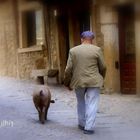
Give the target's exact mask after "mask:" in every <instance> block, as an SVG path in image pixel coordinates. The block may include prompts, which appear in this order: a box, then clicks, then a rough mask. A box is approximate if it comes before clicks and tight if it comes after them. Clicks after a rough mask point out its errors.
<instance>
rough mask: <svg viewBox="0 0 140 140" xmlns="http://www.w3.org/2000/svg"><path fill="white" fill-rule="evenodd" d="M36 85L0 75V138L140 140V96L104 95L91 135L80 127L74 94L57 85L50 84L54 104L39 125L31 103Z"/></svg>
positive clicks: (29, 139)
mask: <svg viewBox="0 0 140 140" xmlns="http://www.w3.org/2000/svg"><path fill="white" fill-rule="evenodd" d="M35 86H36V84H35V83H34V82H30V81H23V80H22V81H20V80H16V79H13V78H6V77H1V78H0V140H71V139H72V140H132V139H133V140H139V138H140V133H139V132H140V119H139V118H140V97H137V96H135V95H120V94H115V93H114V94H111V95H109V94H107V95H106V94H101V98H100V107H99V111H98V114H97V120H96V122H97V123H96V128H95V134H93V135H90V136H89V135H85V134H83V132H82V131H81V130H79V129H78V128H77V113H76V98H75V94H74V93H73V92H70V91H68V90H67V89H65V88H64V87H63V86H58V85H56V84H50V85H49V87H50V89H51V92H52V98H53V99H55V104H51V106H50V109H49V114H48V121H47V122H46V123H45V125H42V124H40V123H39V121H38V116H37V111H36V109H35V107H34V105H33V102H32V91H33V89H34V88H35ZM5 122H9V123H7V124H6V123H5Z"/></svg>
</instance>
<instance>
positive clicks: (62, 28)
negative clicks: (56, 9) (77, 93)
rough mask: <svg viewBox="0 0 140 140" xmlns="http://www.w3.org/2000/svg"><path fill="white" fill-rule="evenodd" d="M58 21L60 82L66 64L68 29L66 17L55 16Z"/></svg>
mask: <svg viewBox="0 0 140 140" xmlns="http://www.w3.org/2000/svg"><path fill="white" fill-rule="evenodd" d="M57 22H58V39H59V56H60V70H59V72H60V82H61V83H62V82H63V78H64V71H65V67H66V64H67V59H68V53H69V31H68V17H67V16H66V15H60V16H58V18H57Z"/></svg>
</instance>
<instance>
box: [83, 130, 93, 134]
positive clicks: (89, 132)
mask: <svg viewBox="0 0 140 140" xmlns="http://www.w3.org/2000/svg"><path fill="white" fill-rule="evenodd" d="M84 134H88V135H92V134H94V131H93V130H84Z"/></svg>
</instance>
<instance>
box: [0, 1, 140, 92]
mask: <svg viewBox="0 0 140 140" xmlns="http://www.w3.org/2000/svg"><path fill="white" fill-rule="evenodd" d="M132 9H133V10H132ZM139 9H140V8H139V3H131V2H129V3H128V1H127V2H125V1H124V3H122V2H121V1H118V2H113V1H109V0H108V1H107V3H104V1H102V0H98V1H95V0H93V1H92V0H89V1H85V0H81V1H79V0H76V1H74V0H71V1H69V0H68V1H67V2H65V1H63V0H60V1H59V2H58V1H56V0H48V1H47V0H29V1H27V0H17V1H14V0H3V1H1V2H0V25H1V26H0V30H1V32H0V47H1V52H0V58H1V59H0V60H1V62H0V75H1V76H13V77H17V78H21V79H29V78H31V73H32V71H33V70H42V69H46V70H58V71H59V82H60V83H62V81H63V74H64V68H65V66H66V61H67V57H68V51H69V49H70V48H72V47H74V46H75V45H78V44H80V33H81V32H82V31H83V30H93V31H94V32H95V33H96V38H95V44H96V45H98V46H99V47H101V48H102V50H103V52H104V57H105V61H106V64H107V74H106V79H105V87H104V88H105V90H104V91H105V92H109V93H112V92H122V93H130V94H132V93H133V94H134V93H137V94H139V93H140V86H139V85H140V82H139V81H140V74H139V71H140V64H139V56H140V47H139V46H140V42H139V30H140V28H139V25H140V18H139V14H138V13H139V11H140V10H139ZM127 10H128V11H127ZM5 11H6V12H5ZM125 11H127V12H125ZM127 13H129V14H127ZM130 18H131V19H130ZM123 19H126V20H127V19H129V20H128V21H130V24H129V25H128V24H126V23H125V21H124V20H123ZM125 24H126V26H124V25H125ZM123 26H124V27H125V28H123ZM124 46H127V47H124ZM125 58H127V59H125ZM128 60H130V61H128Z"/></svg>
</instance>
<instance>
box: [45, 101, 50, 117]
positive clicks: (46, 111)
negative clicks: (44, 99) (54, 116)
mask: <svg viewBox="0 0 140 140" xmlns="http://www.w3.org/2000/svg"><path fill="white" fill-rule="evenodd" d="M49 107H50V103H48V105H47V107H46V110H45V120H47V115H48V109H49Z"/></svg>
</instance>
